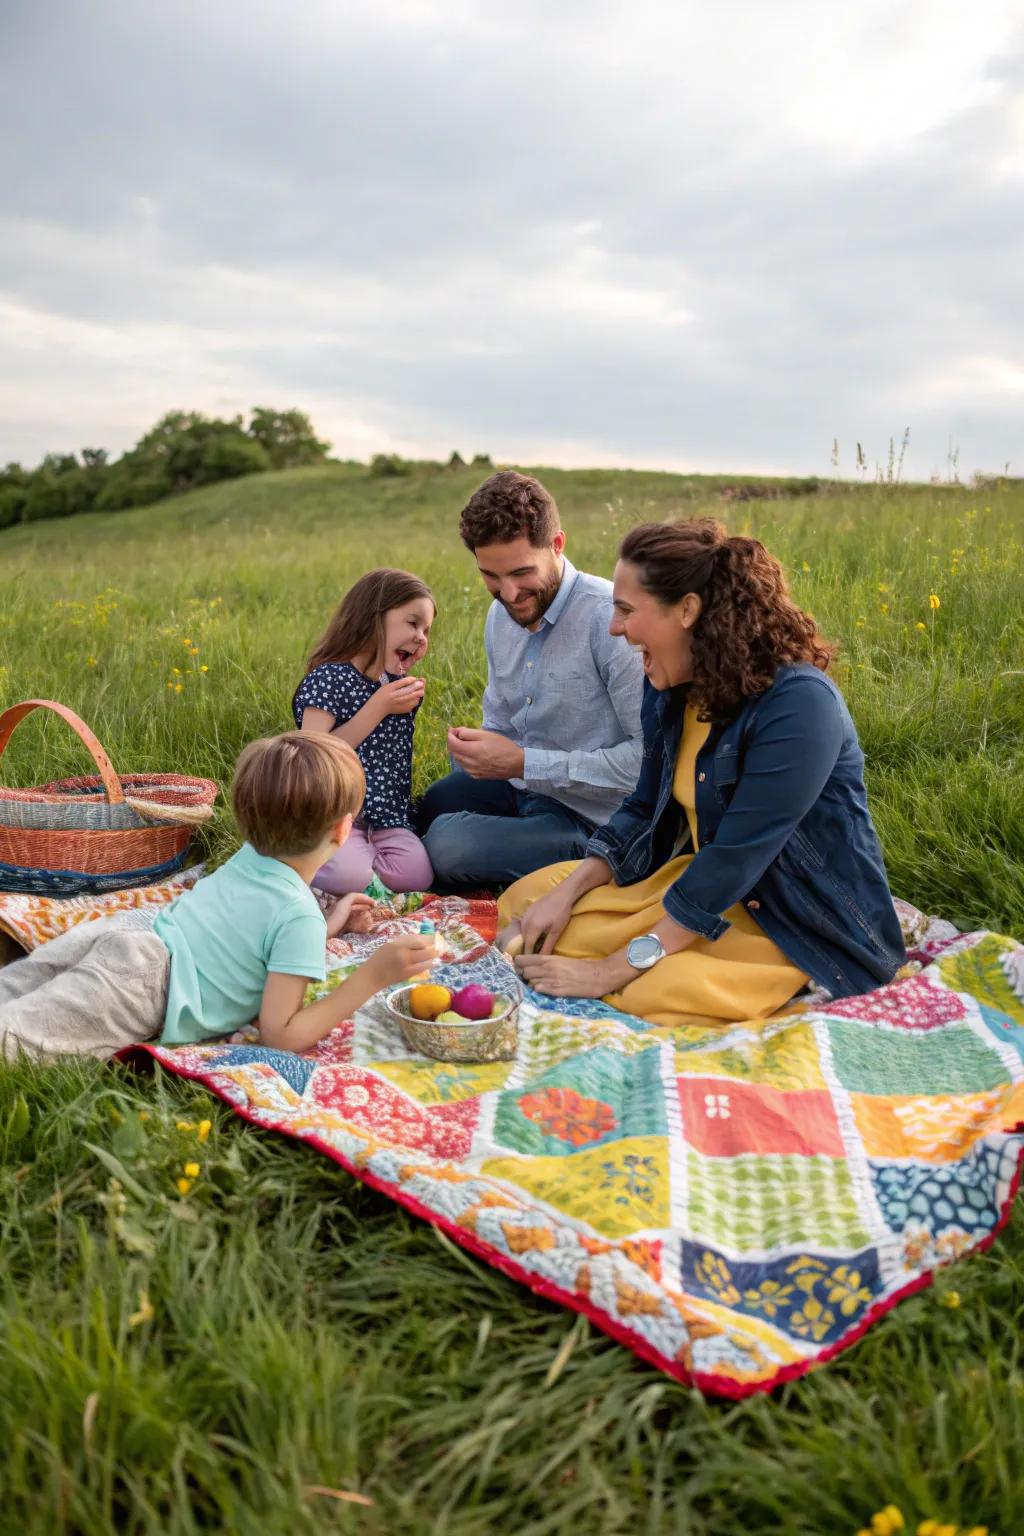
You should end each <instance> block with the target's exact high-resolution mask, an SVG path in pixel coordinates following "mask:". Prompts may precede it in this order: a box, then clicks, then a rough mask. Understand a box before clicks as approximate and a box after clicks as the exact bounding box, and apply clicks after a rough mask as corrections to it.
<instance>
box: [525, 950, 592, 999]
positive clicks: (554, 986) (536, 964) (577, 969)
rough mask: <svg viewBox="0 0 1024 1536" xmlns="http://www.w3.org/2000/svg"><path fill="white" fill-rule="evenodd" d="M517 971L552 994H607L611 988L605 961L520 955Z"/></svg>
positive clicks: (537, 988) (555, 995)
mask: <svg viewBox="0 0 1024 1536" xmlns="http://www.w3.org/2000/svg"><path fill="white" fill-rule="evenodd" d="M515 966H516V970H517V971H518V972H519V974H520V976H522V978H523V980H524V981H525V982H527V983H528V984H529V985H530V986H531V987H533V988H534V990H535V991H537V992H546V993H547V995H548V996H549V997H604V995H605V993H606V992H610V991H611V990H612V988H611V986H609V984H608V978H607V976H606V974H605V961H603V960H569V959H567V958H566V956H565V955H517V956H516V962H515Z"/></svg>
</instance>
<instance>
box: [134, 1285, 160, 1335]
mask: <svg viewBox="0 0 1024 1536" xmlns="http://www.w3.org/2000/svg"><path fill="white" fill-rule="evenodd" d="M154 1315H155V1314H154V1312H153V1303H152V1302H151V1301H150V1299H149V1293H148V1292H147V1291H140V1292H139V1310H138V1311H137V1312H133V1313H132V1315H131V1317H130V1318H129V1319H128V1327H129V1328H138V1327H139V1326H140V1324H142V1323H148V1322H151V1321H152V1319H153V1317H154Z"/></svg>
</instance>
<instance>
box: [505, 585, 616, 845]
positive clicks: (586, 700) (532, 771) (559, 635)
mask: <svg viewBox="0 0 1024 1536" xmlns="http://www.w3.org/2000/svg"><path fill="white" fill-rule="evenodd" d="M563 565H564V569H563V571H562V580H561V584H560V585H559V588H558V592H557V594H556V595H555V600H554V602H553V603H552V604H551V606H550V608H549V609H548V611H547V612H546V613H545V614H544V617H543V618H542V619H541V621H540V624H539V626H538V627H537V629H536V630H529V629H523V627H522V626H521V625H519V624H517V623H516V622H515V620H514V619H513V618H511V617H510V616H509V614H508V613H507V612H506V611H505V609H504V607H503V606H502V605H501V603H499V602H494V603H492V604H491V607H490V610H489V611H488V614H487V622H486V625H485V626H484V645H485V647H486V650H487V688H486V690H485V692H484V708H483V723H484V729H485V730H489V731H500V732H501V734H502V735H503V736H507V737H508V738H509V740H510V741H514V742H515V743H516V745H517V746H521V747H522V748H523V749H524V757H525V766H524V773H523V777H522V778H521V779H512V780H510V783H512V784H514V785H515V786H516V788H517V789H525V790H528V791H530V792H532V793H534V794H539V795H550V797H551V798H552V799H553V800H558V801H560V802H561V803H562V804H563V805H566V806H568V807H569V809H570V810H572V811H575V812H576V814H577V815H579V816H585V817H586V818H587V820H588V821H592V822H594V823H596V824H598V825H603V824H604V822H606V821H607V820H608V818H609V817H610V816H611V815H612V813H613V812H614V811H615V810H616V809H617V807H618V806H619V804H620V803H621V802H622V800H623V799H624V798H625V796H626V795H629V794H632V792H633V790H634V789H635V788H636V781H637V778H638V776H639V773H640V763H641V759H642V757H643V735H642V732H641V729H640V704H641V700H642V698H643V686H644V673H643V663H642V661H641V659H640V656H639V654H638V652H636V651H634V650H633V649H632V647H631V646H629V645H627V643H626V641H625V640H623V639H622V637H621V636H620V635H614V636H613V635H610V634H609V633H608V625H609V624H610V622H611V617H612V584H611V582H610V581H606V580H605V579H604V577H602V576H590V575H588V574H587V573H586V572H585V571H578V570H577V569H576V567H575V566H574V565H573V564H572V562H571V561H569V560H565V561H564V562H563Z"/></svg>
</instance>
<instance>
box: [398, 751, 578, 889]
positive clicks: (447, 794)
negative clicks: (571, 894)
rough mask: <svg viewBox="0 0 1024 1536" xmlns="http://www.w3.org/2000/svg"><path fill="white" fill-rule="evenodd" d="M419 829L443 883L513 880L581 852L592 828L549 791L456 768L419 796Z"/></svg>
mask: <svg viewBox="0 0 1024 1536" xmlns="http://www.w3.org/2000/svg"><path fill="white" fill-rule="evenodd" d="M417 830H418V831H419V834H420V836H421V837H422V839H423V841H424V843H425V844H426V848H427V852H428V853H429V855H430V862H431V864H432V865H433V866H434V875H435V877H436V878H435V888H440V887H446V886H473V887H479V886H482V885H511V884H512V883H513V881H515V880H519V879H521V877H522V876H523V875H529V874H532V873H533V871H534V870H535V869H543V868H544V866H545V864H559V863H561V862H562V860H564V859H582V857H583V855H584V852H585V850H586V846H587V842H588V840H589V838H590V834H591V833H592V832H593V830H594V828H593V825H592V823H591V822H589V821H586V820H585V819H584V818H583V817H582V816H577V815H576V813H575V811H570V810H569V809H568V808H567V807H566V806H564V805H560V804H559V802H558V801H557V800H552V799H551V798H550V797H549V796H548V795H534V794H530V792H529V791H528V790H522V789H515V788H514V787H513V786H512V785H511V784H509V783H508V782H507V780H505V779H473V778H470V776H469V774H468V773H464V772H463V771H462V769H461V768H455V769H453V771H452V772H451V773H449V774H448V775H447V776H446V777H445V778H443V779H438V781H437V783H436V784H431V786H430V788H429V789H428V790H427V792H426V794H425V795H424V796H423V799H422V800H421V801H420V804H419V810H418V812H417Z"/></svg>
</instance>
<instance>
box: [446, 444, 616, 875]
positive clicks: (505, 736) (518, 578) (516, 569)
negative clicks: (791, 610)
mask: <svg viewBox="0 0 1024 1536" xmlns="http://www.w3.org/2000/svg"><path fill="white" fill-rule="evenodd" d="M459 532H460V534H461V535H462V541H463V543H464V544H465V545H466V547H467V549H469V550H471V551H472V552H473V554H474V555H475V556H476V563H477V566H478V567H479V570H480V574H481V576H482V577H483V580H484V585H485V586H486V588H487V590H488V591H489V592H490V594H491V596H492V597H493V598H494V600H495V601H494V602H493V603H492V605H491V607H490V610H489V612H488V614H487V622H486V625H485V628H484V645H485V648H486V651H487V688H486V690H485V692H484V705H483V729H482V730H475V729H470V728H469V727H466V726H456V727H454V728H452V729H450V730H449V732H448V751H449V754H450V756H451V759H452V763H453V771H452V772H451V773H450V774H448V775H447V777H446V778H443V779H440V780H439V781H438V782H437V783H436V784H432V785H431V787H430V789H428V791H427V793H426V795H425V796H424V797H423V800H422V802H421V804H420V808H419V830H420V835H421V836H422V837H423V839H424V842H425V843H426V846H427V852H428V853H429V854H430V861H431V863H432V864H433V866H434V874H435V876H436V880H437V883H438V884H439V885H445V886H452V885H494V884H498V885H507V884H510V883H511V882H512V881H513V880H518V879H519V878H520V876H522V875H526V874H530V873H531V872H532V871H533V870H535V869H540V868H542V867H543V866H544V865H545V864H555V863H558V862H560V861H561V860H563V859H579V858H582V857H583V854H584V850H585V848H586V845H587V840H588V838H589V837H590V834H591V833H592V831H593V830H594V828H595V827H596V826H601V825H603V824H604V823H605V822H606V821H607V820H608V819H609V817H610V816H611V814H612V812H613V811H614V810H615V809H616V808H617V806H618V805H619V804H620V802H621V801H622V800H623V799H624V797H625V796H626V795H628V794H630V793H631V792H632V790H633V789H634V787H635V785H636V781H637V777H638V775H639V772H640V761H641V757H642V754H643V744H642V737H641V732H640V701H641V696H642V694H643V665H642V662H641V660H640V656H639V654H638V653H637V652H635V651H633V650H631V649H630V647H629V646H628V645H627V644H626V642H625V641H624V640H622V639H620V638H615V637H613V636H611V635H610V634H609V633H608V626H609V623H610V621H611V616H612V596H611V593H612V588H611V582H609V581H605V580H604V579H603V577H600V576H588V575H587V574H586V573H585V572H583V571H577V570H576V568H575V567H574V566H573V565H572V564H571V563H570V561H568V560H567V559H566V558H565V556H564V554H563V550H564V549H565V534H564V533H563V532H562V529H561V525H560V522H559V517H558V508H557V507H556V506H555V502H554V498H553V497H552V496H551V495H550V493H549V492H548V491H546V490H545V488H544V487H543V486H542V485H541V484H540V482H539V481H538V480H534V479H533V478H532V477H531V476H530V475H521V474H517V473H516V472H515V471H514V470H502V471H501V472H500V473H498V474H496V475H492V476H491V478H490V479H489V480H485V481H484V483H483V485H482V486H480V488H479V490H477V491H475V492H474V494H473V495H472V496H471V497H470V499H469V502H468V503H467V505H466V507H465V509H464V510H463V513H462V517H461V519H460V522H459Z"/></svg>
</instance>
